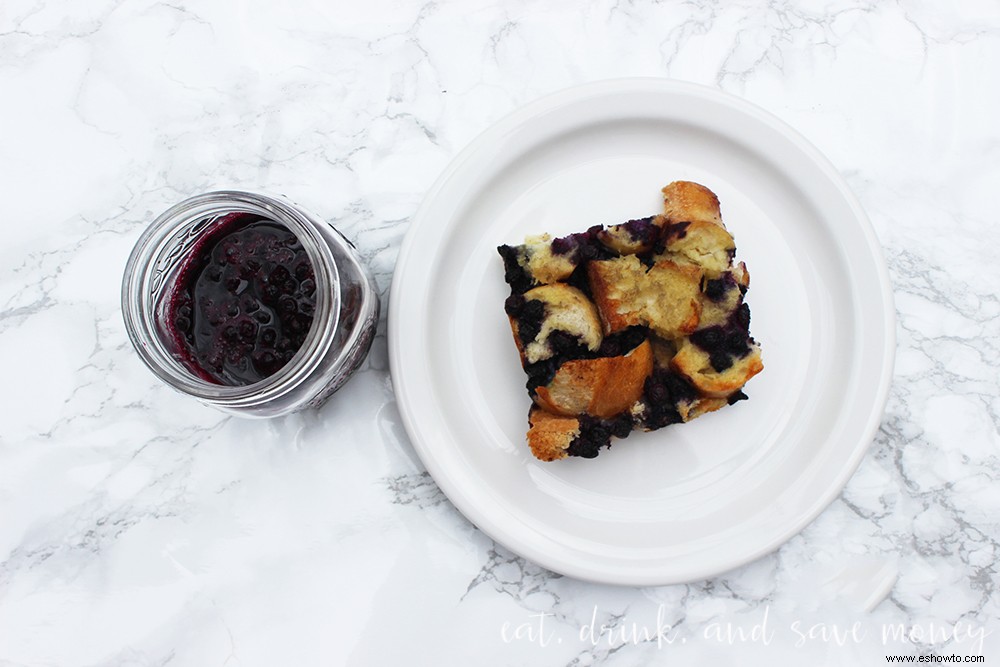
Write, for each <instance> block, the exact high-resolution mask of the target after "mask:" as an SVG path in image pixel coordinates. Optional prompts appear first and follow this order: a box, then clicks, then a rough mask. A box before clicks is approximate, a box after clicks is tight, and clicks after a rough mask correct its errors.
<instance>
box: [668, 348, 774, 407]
mask: <svg viewBox="0 0 1000 667" xmlns="http://www.w3.org/2000/svg"><path fill="white" fill-rule="evenodd" d="M670 364H671V366H673V367H674V368H675V369H676V370H677V371H678V372H679V373H681V374H682V375H684V376H685V377H686V378H687V379H688V380H690V381H691V384H693V385H694V386H695V387H697V388H698V390H699V391H700V392H701V393H702V394H704V395H705V396H707V397H711V398H724V397H727V396H729V395H730V394H732V393H733V392H735V391H737V390H739V389H740V388H741V387H742V386H743V385H744V384H746V383H747V381H748V380H749V379H750V378H752V377H753V376H754V375H756V374H757V373H760V372H761V371H762V370H764V363H763V362H762V361H761V358H760V346H758V345H757V344H756V343H753V342H751V343H750V351H749V353H748V354H746V355H745V356H742V357H737V358H735V359H733V360H732V365H730V366H729V367H728V368H726V369H725V370H724V371H722V372H719V371H716V370H715V369H714V368H713V367H712V363H711V357H710V355H709V353H708V352H706V351H705V350H703V349H701V348H700V347H698V346H697V345H695V344H694V343H692V342H691V341H689V340H684V341H682V342H681V345H680V348H679V349H678V350H677V354H676V355H674V358H673V359H672V360H671V362H670Z"/></svg>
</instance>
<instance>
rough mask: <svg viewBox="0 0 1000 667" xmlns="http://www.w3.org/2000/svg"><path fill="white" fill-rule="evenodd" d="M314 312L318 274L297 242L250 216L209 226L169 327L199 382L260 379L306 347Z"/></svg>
mask: <svg viewBox="0 0 1000 667" xmlns="http://www.w3.org/2000/svg"><path fill="white" fill-rule="evenodd" d="M315 308H316V277H315V275H314V273H313V266H312V262H310V260H309V257H308V256H307V254H306V251H305V249H304V248H303V247H302V244H301V242H300V241H299V239H298V238H297V237H296V236H295V235H294V234H293V233H292V232H291V231H289V230H288V228H286V227H285V226H283V225H280V224H278V223H276V222H274V221H272V220H268V219H266V218H261V217H259V216H256V215H251V214H248V213H232V214H229V215H227V216H225V217H223V218H220V219H219V220H217V221H215V222H214V223H212V228H211V229H210V231H208V232H206V233H205V234H204V236H203V237H202V238H201V239H200V240H199V241H198V243H197V244H196V245H195V246H194V248H193V249H192V251H191V252H190V254H189V255H188V257H187V258H186V259H185V261H184V263H183V264H182V265H181V268H180V273H179V275H178V278H177V280H176V282H175V283H174V288H173V292H172V295H171V299H170V303H169V304H168V307H167V312H166V319H167V321H166V322H165V326H166V330H167V332H168V334H169V335H170V337H171V338H172V339H173V341H174V343H175V345H176V347H177V350H176V353H177V354H178V355H179V357H180V358H181V360H182V361H183V362H184V363H185V364H186V365H187V366H188V367H189V368H190V369H191V370H192V371H193V372H195V373H197V375H198V376H199V377H201V378H202V379H204V380H207V381H209V382H214V383H216V384H221V385H229V386H244V385H248V384H252V383H254V382H259V381H260V380H263V379H264V378H266V377H269V376H271V375H273V374H274V373H276V372H277V371H278V370H280V369H281V368H282V367H283V366H284V365H285V364H287V363H288V362H289V360H291V358H292V357H293V356H294V355H295V353H296V352H297V351H298V350H299V348H300V347H302V344H303V342H305V339H306V335H307V334H308V332H309V329H310V327H311V326H312V322H313V314H314V311H315Z"/></svg>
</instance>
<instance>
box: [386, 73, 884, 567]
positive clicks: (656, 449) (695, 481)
mask: <svg viewBox="0 0 1000 667" xmlns="http://www.w3.org/2000/svg"><path fill="white" fill-rule="evenodd" d="M674 180H692V181H697V182H699V183H703V184H704V185H706V186H708V187H709V188H711V189H712V190H714V191H715V192H716V193H717V194H718V196H719V199H720V200H721V202H722V215H723V220H724V221H725V223H726V225H727V226H728V228H729V230H730V231H731V232H732V233H733V235H734V236H735V238H736V245H737V248H738V253H737V259H742V260H743V261H745V262H746V263H747V266H748V267H749V270H750V274H751V276H752V282H751V288H750V291H749V294H748V297H747V300H748V302H749V304H750V308H751V311H752V314H753V320H752V323H751V332H752V333H753V335H754V337H755V338H756V339H757V340H758V341H759V342H760V344H761V346H762V348H763V358H764V366H765V368H764V371H763V372H762V373H761V374H760V375H758V376H757V377H756V378H754V379H753V380H751V381H750V382H749V384H748V385H747V387H746V393H747V394H748V395H749V396H750V400H749V401H745V402H742V403H738V404H736V405H735V406H732V407H729V408H726V409H723V410H721V411H719V412H717V413H714V414H709V415H706V416H704V417H702V418H700V419H697V420H695V421H693V422H691V423H688V424H679V425H675V426H669V427H667V428H665V429H661V430H659V431H656V432H653V433H633V434H632V435H630V436H629V437H628V439H627V440H623V441H616V442H615V443H614V445H613V446H612V448H611V449H610V450H604V451H602V453H601V455H600V456H599V457H598V458H596V459H593V460H584V459H566V460H562V461H557V462H554V463H542V462H540V461H537V460H535V459H534V458H533V457H532V455H531V453H530V451H529V450H528V447H527V444H526V443H525V431H526V429H527V413H528V407H529V398H528V395H527V393H526V391H525V389H524V382H525V377H524V374H523V372H522V370H521V367H520V364H519V362H518V355H517V351H516V349H515V347H514V342H513V339H512V337H511V332H510V327H509V325H508V323H507V317H506V315H505V314H504V311H503V301H504V298H505V297H506V296H507V294H508V288H507V286H506V284H505V283H504V281H503V264H502V262H501V260H500V257H499V255H498V254H497V251H496V247H497V246H498V245H500V244H503V243H510V244H517V243H520V242H521V241H522V240H523V238H524V236H525V235H527V234H537V233H541V232H550V233H552V234H553V235H562V234H565V233H569V232H574V231H582V230H584V229H586V228H587V227H589V226H591V225H595V224H600V223H604V224H611V223H617V222H622V221H625V220H628V219H630V218H638V217H643V216H647V215H652V214H654V213H658V212H659V211H660V210H661V206H662V200H661V198H660V188H661V187H663V186H664V185H666V184H667V183H669V182H671V181H674ZM894 350H895V342H894V315H893V306H892V294H891V289H890V285H889V279H888V275H887V272H886V268H885V264H884V261H883V259H882V256H881V251H880V248H879V245H878V242H877V240H876V238H875V235H874V233H873V231H872V229H871V226H870V224H869V222H868V220H867V218H866V217H865V214H864V211H862V209H861V207H860V206H859V204H858V202H857V201H856V200H855V198H854V196H853V195H852V194H851V193H850V192H849V190H848V188H847V186H846V185H845V183H844V181H843V180H842V178H841V177H840V175H839V174H838V173H837V171H836V170H835V169H834V168H833V167H832V166H831V165H830V163H829V162H828V161H827V160H826V159H825V158H824V157H823V156H822V155H821V154H820V153H819V152H818V151H817V150H816V149H815V148H814V147H813V146H812V145H810V144H809V143H808V142H807V141H806V140H805V139H804V138H802V137H801V136H800V135H799V134H798V133H796V132H795V131H794V130H792V129H791V128H789V127H788V126H787V125H785V124H784V123H782V122H781V121H779V120H778V119H776V118H775V117H773V116H771V115H770V114H768V113H766V112H764V111H762V110H761V109H759V108H757V107H755V106H753V105H751V104H749V103H747V102H745V101H743V100H740V99H738V98H735V97H732V96H729V95H727V94H724V93H721V92H719V91H716V90H712V89H708V88H703V87H700V86H695V85H691V84H683V83H678V82H672V81H666V80H658V79H624V80H614V81H605V82H600V83H596V84H591V85H585V86H581V87H577V88H572V89H569V90H565V91H563V92H560V93H557V94H554V95H550V96H548V97H545V98H544V99H541V100H538V101H537V102H534V103H532V104H529V105H528V106H526V107H524V108H523V109H521V110H519V111H517V112H515V113H513V114H511V115H510V116H508V117H507V118H505V119H504V120H502V121H501V122H499V123H497V124H496V125H495V126H494V127H492V128H490V129H489V130H487V131H486V132H485V133H483V134H482V135H481V136H479V137H478V138H477V139H476V140H475V141H473V142H472V144H470V145H469V147H468V148H466V149H465V150H464V151H462V153H461V154H460V155H459V156H458V157H457V158H456V159H455V160H454V161H453V162H452V163H451V165H450V166H449V167H448V168H447V169H446V170H445V171H444V173H443V174H442V175H441V177H440V178H439V179H438V181H437V183H435V185H434V187H432V188H431V190H430V192H429V193H428V194H427V198H426V200H425V201H424V203H423V205H422V206H421V208H420V210H419V211H418V213H417V214H416V216H415V217H414V218H413V221H412V222H411V224H410V229H409V232H408V233H407V236H406V240H405V241H404V243H403V247H402V250H401V252H400V255H399V260H398V262H397V265H396V273H395V276H394V278H393V283H392V292H391V297H390V303H389V353H390V360H391V370H392V378H393V384H394V387H395V391H396V396H397V398H398V402H399V409H400V412H401V414H402V416H403V421H404V423H405V426H406V429H407V432H408V433H409V435H410V438H411V440H412V441H413V445H414V447H415V448H416V450H417V453H418V454H419V455H420V457H421V459H422V460H423V462H424V464H425V465H426V466H427V470H428V471H429V472H430V473H431V475H432V476H433V477H434V480H435V481H436V482H437V483H438V485H439V486H440V487H441V490H442V491H444V493H445V494H446V495H447V496H448V498H450V499H451V501H452V502H453V503H454V504H455V506H456V507H458V509H459V510H460V511H461V512H462V513H463V514H464V515H465V516H466V517H468V519H469V520H470V521H472V522H473V523H474V524H475V525H476V526H478V527H479V528H480V529H481V530H483V531H484V532H485V533H487V534H488V535H489V536H490V537H492V538H493V539H494V540H496V541H497V542H499V543H501V544H503V545H504V546H506V547H507V548H509V549H510V550H512V551H514V552H516V553H518V554H520V555H522V556H524V557H526V558H529V559H531V560H533V561H535V562H536V563H538V564H540V565H542V566H544V567H547V568H549V569H551V570H554V571H556V572H559V573H562V574H566V575H569V576H573V577H579V578H582V579H588V580H592V581H600V582H607V583H615V584H630V585H657V584H667V583H676V582H685V581H692V580H697V579H702V578H705V577H709V576H712V575H715V574H718V573H720V572H723V571H725V570H728V569H731V568H733V567H736V566H738V565H741V564H743V563H746V562H748V561H750V560H752V559H754V558H757V557H759V556H761V555H763V554H765V553H768V552H770V551H772V550H774V549H776V548H777V547H778V546H780V545H781V544H782V543H784V542H785V541H786V540H788V539H789V538H790V537H792V536H793V535H795V534H796V533H797V532H798V531H800V530H801V529H802V528H803V527H805V525H806V524H807V523H808V522H809V521H811V520H812V519H813V518H814V517H815V516H816V515H817V514H819V512H820V511H821V510H822V509H823V508H824V507H826V505H827V504H829V503H830V502H831V501H832V500H833V499H834V498H835V497H836V496H837V494H838V493H840V490H841V489H842V488H843V486H844V484H845V483H846V482H847V479H848V478H849V477H850V476H851V474H852V473H853V472H854V470H855V468H856V467H857V465H858V463H859V462H860V460H861V457H862V456H863V455H864V452H865V450H866V449H867V447H868V444H869V442H870V441H871V439H872V438H873V437H874V433H875V430H876V428H877V427H878V424H879V420H880V418H881V415H882V410H883V407H884V404H885V399H886V395H887V393H888V388H889V382H890V377H891V372H892V363H893V354H894Z"/></svg>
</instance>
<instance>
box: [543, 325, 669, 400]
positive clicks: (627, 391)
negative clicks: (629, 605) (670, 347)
mask: <svg viewBox="0 0 1000 667" xmlns="http://www.w3.org/2000/svg"><path fill="white" fill-rule="evenodd" d="M652 370H653V352H652V348H651V347H650V345H649V341H643V343H642V344H641V345H639V347H637V348H635V349H634V350H632V351H631V352H629V353H628V354H626V355H624V356H620V357H598V358H597V359H574V360H571V361H567V362H565V363H564V364H563V365H562V366H560V367H559V370H558V371H556V374H555V377H553V378H552V381H551V382H549V384H548V385H545V386H541V387H538V388H537V389H536V390H535V402H536V403H537V404H538V406H539V407H541V408H542V409H543V410H547V411H548V412H552V413H555V414H559V415H565V416H573V415H580V414H588V415H591V416H594V417H599V418H601V419H608V418H610V417H614V416H615V415H618V414H620V413H622V412H624V411H625V410H628V409H629V407H631V406H632V404H633V403H635V402H636V401H638V400H639V397H640V396H642V387H643V383H644V382H645V381H646V378H647V377H649V374H650V372H652Z"/></svg>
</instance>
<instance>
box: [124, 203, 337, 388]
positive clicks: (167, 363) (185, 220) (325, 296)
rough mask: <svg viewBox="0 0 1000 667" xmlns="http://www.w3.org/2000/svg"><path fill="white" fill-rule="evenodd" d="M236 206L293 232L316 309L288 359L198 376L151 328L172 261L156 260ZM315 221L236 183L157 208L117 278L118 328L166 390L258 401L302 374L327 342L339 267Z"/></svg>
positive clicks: (333, 328)
mask: <svg viewBox="0 0 1000 667" xmlns="http://www.w3.org/2000/svg"><path fill="white" fill-rule="evenodd" d="M237 212H246V213H255V214H258V215H262V216H264V217H267V218H269V219H272V220H274V221H275V222H277V223H279V224H282V225H284V226H286V227H287V228H288V229H289V231H291V232H292V233H293V234H294V235H295V236H296V237H297V238H298V240H299V242H300V243H302V247H303V249H304V250H305V252H306V255H307V256H308V257H309V261H310V262H312V265H313V270H314V272H315V274H316V310H315V313H314V316H313V322H312V326H311V327H310V328H309V332H308V333H307V334H306V339H305V341H303V343H302V346H301V347H300V348H299V349H298V350H297V351H296V352H295V354H294V355H293V356H292V358H291V359H290V360H289V361H288V363H286V364H285V365H284V366H282V367H281V368H280V369H278V370H277V371H276V372H274V373H272V374H271V375H269V376H267V377H265V378H263V379H261V380H260V381H258V382H254V383H251V384H247V385H235V386H234V385H223V384H216V383H213V382H209V381H207V380H204V379H202V378H200V377H198V376H197V375H195V374H194V373H193V372H191V371H190V370H189V369H188V368H186V367H185V366H184V364H182V363H181V361H180V360H179V359H178V358H177V356H176V355H175V354H172V353H171V352H170V351H169V350H168V349H167V346H166V342H165V341H164V340H163V338H162V336H161V334H160V332H159V330H158V328H157V319H156V307H157V304H158V303H159V302H160V299H162V298H163V297H164V296H165V292H160V293H158V292H159V291H160V290H166V289H167V288H168V286H169V280H165V276H166V275H167V274H169V273H170V270H171V269H172V268H174V265H168V266H164V262H165V261H166V260H168V259H176V254H177V253H183V252H184V251H185V250H190V247H185V246H184V242H185V240H189V237H190V236H191V234H192V232H194V233H195V234H198V233H202V232H204V231H205V230H206V229H208V228H210V227H211V225H212V223H213V222H215V221H217V220H219V219H220V218H221V217H222V216H224V215H226V214H228V213H237ZM318 220H319V219H318V218H316V217H315V216H313V215H311V214H309V213H308V212H306V211H305V210H304V209H302V208H301V207H299V206H298V205H297V204H293V203H292V202H290V201H288V200H287V199H285V198H284V197H281V196H278V195H269V194H263V193H258V192H249V191H244V190H217V191H212V192H206V193H202V194H198V195H194V196H192V197H189V198H187V199H185V200H183V201H181V202H179V203H177V204H175V205H173V206H171V207H170V208H168V209H167V210H166V211H164V212H163V213H162V214H160V215H159V216H158V217H157V218H156V219H154V220H153V222H152V223H150V224H149V226H147V227H146V229H144V230H143V232H142V234H141V235H140V236H139V239H138V240H137V241H136V244H135V247H134V248H133V249H132V253H131V254H130V255H129V258H128V262H127V263H126V265H125V275H124V278H123V280H122V314H123V317H124V320H125V329H126V331H127V333H128V336H129V338H130V339H131V341H132V344H133V345H134V346H135V348H136V350H137V351H138V353H139V356H140V358H141V359H142V361H143V363H145V365H146V366H147V367H149V369H150V370H151V371H152V372H153V373H154V374H155V375H156V376H157V377H159V378H160V379H161V380H163V381H164V382H166V383H167V384H168V385H169V386H171V387H173V388H174V389H177V390H178V391H181V392H183V393H185V394H188V395H191V396H194V397H195V398H199V399H202V400H205V401H207V402H211V403H213V404H215V405H218V406H220V407H227V408H239V407H253V406H256V405H261V404H263V403H266V402H269V401H272V400H274V399H277V398H279V397H281V396H283V395H285V394H286V393H288V392H289V391H291V390H293V389H294V388H295V387H297V386H298V385H299V384H301V383H302V382H303V381H305V379H306V378H308V377H309V375H310V373H312V372H313V370H315V368H316V367H317V365H318V364H319V363H320V360H321V359H322V358H323V356H324V355H325V354H326V352H327V351H328V350H329V348H330V346H331V345H332V344H333V341H334V338H335V334H336V331H337V328H338V326H339V324H340V306H341V304H340V274H339V270H338V268H337V263H336V260H335V258H334V255H333V252H332V251H331V249H330V247H329V246H328V245H327V244H326V242H325V241H324V240H323V238H322V237H321V235H320V234H319V233H318V232H317V231H316V229H315V228H314V226H315V225H316V224H317V223H318ZM199 225H202V226H201V227H199ZM165 253H166V254H165Z"/></svg>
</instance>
